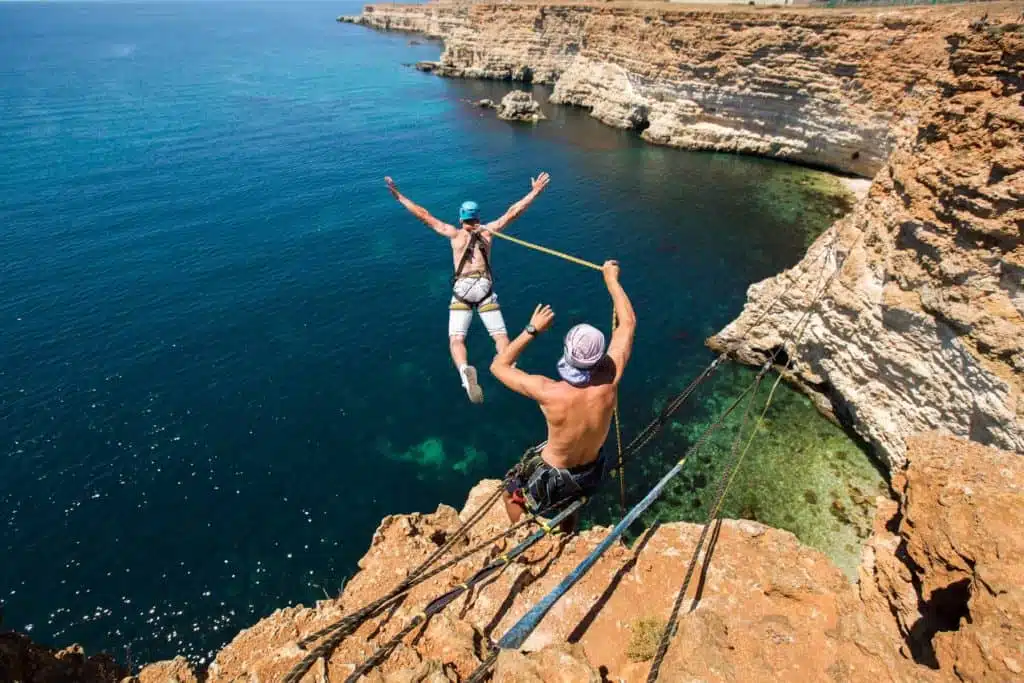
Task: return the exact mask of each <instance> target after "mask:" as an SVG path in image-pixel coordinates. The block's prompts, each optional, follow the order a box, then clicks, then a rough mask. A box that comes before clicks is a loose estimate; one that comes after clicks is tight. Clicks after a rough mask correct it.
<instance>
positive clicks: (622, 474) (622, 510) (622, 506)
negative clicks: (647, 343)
mask: <svg viewBox="0 0 1024 683" xmlns="http://www.w3.org/2000/svg"><path fill="white" fill-rule="evenodd" d="M618 326H619V320H618V317H617V316H616V315H615V307H614V306H613V307H612V334H613V335H614V334H615V328H616V327H618ZM612 415H613V416H614V418H615V447H616V449H617V450H618V452H619V463H618V473H619V514H621V515H625V514H626V464H625V463H624V462H623V459H622V425H621V424H620V423H619V392H618V390H616V392H615V407H614V408H613V409H612Z"/></svg>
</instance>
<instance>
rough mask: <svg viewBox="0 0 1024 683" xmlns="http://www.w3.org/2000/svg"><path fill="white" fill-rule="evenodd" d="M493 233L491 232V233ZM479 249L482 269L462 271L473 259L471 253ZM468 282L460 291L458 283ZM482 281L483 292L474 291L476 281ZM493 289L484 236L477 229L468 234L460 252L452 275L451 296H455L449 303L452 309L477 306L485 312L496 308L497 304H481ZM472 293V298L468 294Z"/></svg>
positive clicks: (469, 308) (465, 308)
mask: <svg viewBox="0 0 1024 683" xmlns="http://www.w3.org/2000/svg"><path fill="white" fill-rule="evenodd" d="M491 234H493V233H491ZM477 250H479V251H480V255H481V257H483V260H484V269H483V271H473V272H470V273H464V272H463V271H464V270H465V269H466V265H467V264H468V263H470V261H472V259H473V254H474V253H476V251H477ZM473 275H475V276H476V279H474V280H469V278H470V277H471V276H473ZM465 282H468V283H469V286H468V287H465V288H463V289H462V291H460V287H459V285H460V284H461V283H465ZM480 282H483V283H486V284H485V288H484V291H483V292H478V291H474V290H475V289H476V286H477V284H478V283H480ZM493 291H494V274H493V272H492V271H491V260H490V258H489V257H488V256H487V247H486V243H485V242H484V238H483V237H481V236H480V231H479V230H477V231H475V232H473V233H472V234H470V236H469V244H467V245H466V248H465V249H464V250H463V252H462V258H461V259H460V260H459V265H458V267H457V268H456V269H455V273H454V274H453V275H452V296H453V297H454V298H455V300H456V301H455V303H453V304H452V305H451V308H452V309H453V310H475V309H477V308H478V307H479V310H480V311H481V312H484V313H486V312H487V311H488V310H493V309H494V308H497V304H484V305H483V306H481V304H483V302H485V301H487V299H488V298H490V296H491V293H492V292H493ZM471 293H472V298H471V297H470V294H471Z"/></svg>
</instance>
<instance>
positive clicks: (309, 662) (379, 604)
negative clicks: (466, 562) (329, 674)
mask: <svg viewBox="0 0 1024 683" xmlns="http://www.w3.org/2000/svg"><path fill="white" fill-rule="evenodd" d="M500 497H501V488H500V487H499V488H498V489H497V490H495V492H494V493H493V494H492V495H491V496H490V497H489V498H488V499H487V500H486V501H484V503H483V505H481V506H480V507H479V508H477V509H476V510H475V511H474V512H473V514H471V515H470V516H469V517H468V518H467V519H466V521H465V522H463V523H462V525H461V526H460V527H459V528H458V529H457V530H456V531H455V533H454V534H452V536H451V537H450V538H449V539H447V541H445V543H444V544H443V545H441V547H440V548H438V549H437V550H435V551H434V552H433V553H431V554H430V556H429V557H428V558H427V559H426V560H424V561H423V562H421V563H420V565H419V566H418V567H416V568H415V569H413V570H412V571H411V572H410V573H409V575H408V576H407V577H406V578H405V579H403V580H402V581H401V582H399V583H398V585H397V586H395V587H394V588H392V589H391V590H390V591H389V592H388V593H387V594H386V595H384V596H383V597H380V598H378V599H377V600H374V601H373V602H371V603H369V604H367V605H364V606H363V607H362V608H360V609H358V610H356V611H355V612H352V613H351V614H348V615H346V616H344V617H342V618H341V619H339V620H338V621H336V622H334V623H333V624H330V625H328V626H327V627H325V628H322V629H320V630H319V631H317V632H315V633H312V634H310V635H308V636H306V637H305V638H303V639H302V640H301V641H299V647H303V648H304V647H306V646H307V645H309V644H310V643H312V642H315V641H317V640H320V639H321V638H323V637H325V636H330V638H328V639H327V640H325V641H324V642H323V643H321V644H320V645H318V646H317V647H315V648H314V649H313V650H312V651H310V652H309V654H307V655H306V656H305V657H303V658H302V659H301V660H300V661H299V662H298V663H297V664H296V665H295V666H294V667H292V670H291V671H289V672H288V674H287V675H286V676H285V677H284V678H283V679H282V680H283V682H284V683H298V681H299V680H300V679H301V678H302V677H303V676H304V675H305V674H306V672H307V671H309V669H310V668H311V667H312V666H313V664H315V663H316V660H318V659H320V658H321V657H324V658H326V657H329V656H330V654H331V653H332V652H333V651H334V650H335V649H336V648H337V647H338V645H340V644H341V641H343V640H344V639H345V638H347V637H348V636H349V635H351V634H352V633H353V632H354V631H355V630H356V629H357V628H359V626H361V625H362V624H363V622H365V621H366V620H367V619H370V618H372V617H374V616H376V615H377V614H379V613H380V612H381V611H383V610H384V609H385V608H386V607H388V606H389V605H392V604H394V603H396V602H397V601H398V600H399V599H401V598H402V597H403V596H404V595H406V594H407V593H408V592H409V591H410V590H412V589H413V588H414V587H415V586H417V585H419V584H420V583H422V582H423V581H425V580H427V579H428V578H430V577H432V576H434V575H436V574H438V573H440V572H441V571H444V569H447V568H448V567H450V566H452V565H453V564H455V562H450V563H448V564H446V565H445V566H444V567H443V568H441V569H438V570H435V571H434V572H432V573H430V574H428V575H426V576H422V575H423V574H424V572H426V571H427V569H429V567H430V566H431V565H432V564H434V562H436V561H437V560H438V559H440V558H441V556H442V555H444V554H445V553H446V552H448V550H450V549H451V548H452V547H453V546H454V545H455V544H456V543H457V542H458V541H459V540H461V539H462V538H463V537H464V536H465V535H466V534H467V533H469V530H470V529H471V528H472V527H473V526H474V525H475V524H476V523H477V522H479V521H480V520H481V519H482V518H483V516H484V515H485V514H486V513H487V512H488V511H489V510H490V509H491V508H492V507H493V506H494V504H495V503H497V502H498V499H499V498H500ZM531 519H532V518H531ZM526 521H529V520H526ZM512 530H513V529H512V528H510V529H507V530H506V531H505V532H504V534H508V533H510V532H511V531H512ZM504 534H503V535H504ZM483 547H486V546H483ZM480 549H482V548H481V546H477V548H474V549H473V552H474V553H475V552H477V551H478V550H480ZM469 554H472V553H469ZM469 554H465V553H464V554H463V555H462V556H461V557H460V558H457V559H456V562H458V561H461V560H462V559H465V557H468V556H469Z"/></svg>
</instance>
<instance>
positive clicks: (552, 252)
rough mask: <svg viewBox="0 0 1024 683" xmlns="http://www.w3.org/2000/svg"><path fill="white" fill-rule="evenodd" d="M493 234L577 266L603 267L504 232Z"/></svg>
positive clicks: (597, 268) (596, 268) (599, 268)
mask: <svg viewBox="0 0 1024 683" xmlns="http://www.w3.org/2000/svg"><path fill="white" fill-rule="evenodd" d="M488 232H490V231H488ZM491 234H492V235H494V236H495V237H500V238H501V239H503V240H508V241H509V242H515V243H516V244H518V245H520V246H523V247H526V248H527V249H533V250H534V251H539V252H541V253H544V254H548V255H550V256H557V257H558V258H560V259H565V260H566V261H569V262H571V263H575V264H577V265H581V266H585V267H587V268H593V269H594V270H601V266H599V265H597V264H596V263H591V262H590V261H584V260H583V259H581V258H576V257H575V256H570V255H569V254H566V253H564V252H561V251H555V250H554V249H548V248H547V247H542V246H541V245H539V244H534V243H533V242H527V241H526V240H521V239H519V238H518V237H513V236H512V235H506V234H505V233H503V232H491Z"/></svg>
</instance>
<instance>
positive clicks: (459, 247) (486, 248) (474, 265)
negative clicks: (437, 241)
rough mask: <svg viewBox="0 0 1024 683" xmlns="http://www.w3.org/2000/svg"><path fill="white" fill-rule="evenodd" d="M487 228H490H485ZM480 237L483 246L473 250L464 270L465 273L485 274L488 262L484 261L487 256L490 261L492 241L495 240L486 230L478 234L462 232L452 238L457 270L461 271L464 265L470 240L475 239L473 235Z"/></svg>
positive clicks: (454, 263) (454, 261)
mask: <svg viewBox="0 0 1024 683" xmlns="http://www.w3.org/2000/svg"><path fill="white" fill-rule="evenodd" d="M485 227H489V225H488V226H485ZM474 234H476V235H478V236H479V237H478V239H479V240H480V241H481V244H480V245H479V246H478V247H476V248H474V249H473V254H471V255H470V257H469V260H468V261H466V264H465V266H464V267H463V268H462V272H463V273H473V272H478V273H479V272H484V271H485V270H487V261H485V260H484V255H485V254H486V256H487V258H488V259H489V258H490V256H491V241H492V240H493V239H494V238H493V237H491V235H490V233H488V232H486V230H479V231H477V232H468V231H466V230H460V231H459V232H457V233H456V234H455V235H454V236H453V237H452V238H451V243H452V258H453V265H454V266H455V270H458V269H459V265H460V264H461V263H462V259H463V256H464V255H465V253H466V250H467V249H468V248H469V244H470V240H471V239H473V235H474Z"/></svg>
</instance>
